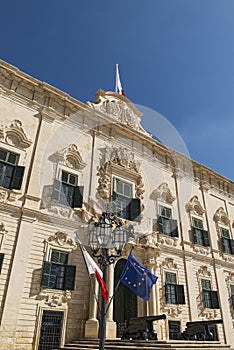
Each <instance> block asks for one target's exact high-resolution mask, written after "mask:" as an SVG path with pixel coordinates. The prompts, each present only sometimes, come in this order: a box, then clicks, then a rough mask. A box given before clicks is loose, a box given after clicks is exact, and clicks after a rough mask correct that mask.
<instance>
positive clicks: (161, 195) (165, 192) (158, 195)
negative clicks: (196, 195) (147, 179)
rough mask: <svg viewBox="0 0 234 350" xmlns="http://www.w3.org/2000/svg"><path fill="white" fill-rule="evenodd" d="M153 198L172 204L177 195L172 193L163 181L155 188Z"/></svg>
mask: <svg viewBox="0 0 234 350" xmlns="http://www.w3.org/2000/svg"><path fill="white" fill-rule="evenodd" d="M152 195H153V198H155V199H160V200H161V201H163V202H165V203H168V204H172V203H173V202H174V200H175V197H174V196H173V195H172V193H171V190H170V189H169V186H168V184H167V183H166V182H164V183H162V184H161V185H160V186H158V188H157V189H155V190H154V191H153V193H152Z"/></svg>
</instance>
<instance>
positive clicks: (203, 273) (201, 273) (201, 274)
mask: <svg viewBox="0 0 234 350" xmlns="http://www.w3.org/2000/svg"><path fill="white" fill-rule="evenodd" d="M197 276H198V278H199V281H200V279H201V278H206V279H211V272H210V271H209V270H208V266H206V265H203V266H201V267H200V268H199V270H198V271H197Z"/></svg>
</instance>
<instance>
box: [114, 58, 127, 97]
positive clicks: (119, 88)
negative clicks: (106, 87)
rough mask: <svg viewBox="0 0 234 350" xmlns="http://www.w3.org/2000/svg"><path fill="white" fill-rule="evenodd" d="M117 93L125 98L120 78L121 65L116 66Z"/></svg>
mask: <svg viewBox="0 0 234 350" xmlns="http://www.w3.org/2000/svg"><path fill="white" fill-rule="evenodd" d="M115 92H117V93H118V94H120V95H123V96H125V93H124V89H123V88H122V85H121V81H120V77H119V65H118V64H116V82H115Z"/></svg>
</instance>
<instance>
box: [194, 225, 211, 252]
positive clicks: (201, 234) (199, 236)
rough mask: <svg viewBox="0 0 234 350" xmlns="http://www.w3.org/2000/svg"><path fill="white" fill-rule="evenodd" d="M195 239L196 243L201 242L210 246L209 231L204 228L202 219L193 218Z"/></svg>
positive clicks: (205, 245)
mask: <svg viewBox="0 0 234 350" xmlns="http://www.w3.org/2000/svg"><path fill="white" fill-rule="evenodd" d="M192 229H193V240H194V244H199V245H202V246H204V247H209V246H210V239H209V234H208V231H206V230H204V229H203V222H202V220H200V219H197V218H193V228H192Z"/></svg>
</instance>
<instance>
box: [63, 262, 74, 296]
mask: <svg viewBox="0 0 234 350" xmlns="http://www.w3.org/2000/svg"><path fill="white" fill-rule="evenodd" d="M75 277H76V266H74V265H67V266H66V270H65V280H64V289H65V290H74V289H75Z"/></svg>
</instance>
